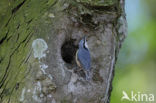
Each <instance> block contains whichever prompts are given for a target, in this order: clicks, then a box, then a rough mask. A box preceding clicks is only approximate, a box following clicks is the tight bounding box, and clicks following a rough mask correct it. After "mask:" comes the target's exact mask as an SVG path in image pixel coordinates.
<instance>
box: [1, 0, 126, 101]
mask: <svg viewBox="0 0 156 103" xmlns="http://www.w3.org/2000/svg"><path fill="white" fill-rule="evenodd" d="M0 6H1V7H0V23H1V25H0V103H109V100H110V94H111V90H112V79H113V76H114V66H115V62H116V60H117V55H118V52H119V49H120V47H121V44H122V42H123V40H124V38H125V35H126V31H127V22H126V18H125V11H124V0H103V1H101V0H96V1H90V0H56V1H55V0H23V1H21V0H19V1H6V0H2V2H1V3H0ZM83 36H86V37H87V42H88V47H89V49H90V52H91V58H92V63H91V64H92V65H91V70H92V71H91V72H92V78H91V80H90V81H86V80H85V77H84V73H83V71H78V72H75V70H76V69H78V67H77V65H76V63H75V54H76V51H77V49H78V42H79V41H80V39H82V37H83Z"/></svg>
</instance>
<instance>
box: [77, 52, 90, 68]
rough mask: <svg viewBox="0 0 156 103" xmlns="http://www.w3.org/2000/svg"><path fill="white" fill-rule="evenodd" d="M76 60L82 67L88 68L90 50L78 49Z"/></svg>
mask: <svg viewBox="0 0 156 103" xmlns="http://www.w3.org/2000/svg"><path fill="white" fill-rule="evenodd" d="M78 60H79V61H80V63H81V64H82V66H83V68H84V69H86V70H89V69H90V64H91V57H90V52H89V51H88V50H85V49H83V50H79V51H78Z"/></svg>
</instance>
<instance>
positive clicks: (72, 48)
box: [61, 39, 77, 64]
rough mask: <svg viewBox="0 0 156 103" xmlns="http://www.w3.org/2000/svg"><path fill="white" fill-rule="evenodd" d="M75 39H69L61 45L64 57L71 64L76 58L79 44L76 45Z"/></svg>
mask: <svg viewBox="0 0 156 103" xmlns="http://www.w3.org/2000/svg"><path fill="white" fill-rule="evenodd" d="M74 41H75V40H73V39H70V40H67V41H65V42H64V43H63V45H62V47H61V55H62V59H63V60H64V61H65V62H66V63H69V64H72V63H73V61H74V58H75V54H76V50H77V46H76V45H74Z"/></svg>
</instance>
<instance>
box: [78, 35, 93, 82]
mask: <svg viewBox="0 0 156 103" xmlns="http://www.w3.org/2000/svg"><path fill="white" fill-rule="evenodd" d="M76 63H77V65H78V66H79V67H80V68H82V69H83V70H84V72H85V75H86V80H89V79H90V74H91V57H90V52H89V49H88V45H87V41H86V37H83V38H82V40H81V41H80V42H79V49H78V51H77V52H76Z"/></svg>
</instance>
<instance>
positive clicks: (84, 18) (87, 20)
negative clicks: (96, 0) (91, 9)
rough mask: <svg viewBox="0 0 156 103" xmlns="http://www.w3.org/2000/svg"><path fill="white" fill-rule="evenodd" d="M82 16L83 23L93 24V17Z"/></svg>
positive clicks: (88, 15)
mask: <svg viewBox="0 0 156 103" xmlns="http://www.w3.org/2000/svg"><path fill="white" fill-rule="evenodd" d="M81 16H82V21H83V22H85V23H91V22H92V16H91V15H90V14H84V15H81Z"/></svg>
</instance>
